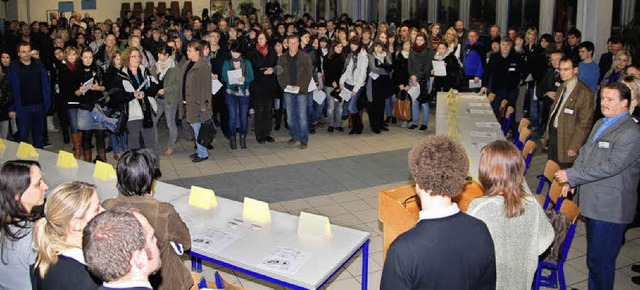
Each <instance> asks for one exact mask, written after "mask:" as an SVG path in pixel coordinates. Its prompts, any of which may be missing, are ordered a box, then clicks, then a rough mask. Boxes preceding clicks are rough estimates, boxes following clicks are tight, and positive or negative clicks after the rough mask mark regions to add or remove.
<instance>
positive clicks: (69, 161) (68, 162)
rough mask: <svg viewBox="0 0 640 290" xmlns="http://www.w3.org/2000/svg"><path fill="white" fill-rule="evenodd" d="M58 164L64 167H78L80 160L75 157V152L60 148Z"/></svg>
mask: <svg viewBox="0 0 640 290" xmlns="http://www.w3.org/2000/svg"><path fill="white" fill-rule="evenodd" d="M56 165H57V166H58V167H62V168H72V167H78V161H76V158H75V157H73V154H71V153H69V152H66V151H62V150H60V152H58V163H57V164H56Z"/></svg>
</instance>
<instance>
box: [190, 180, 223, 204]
mask: <svg viewBox="0 0 640 290" xmlns="http://www.w3.org/2000/svg"><path fill="white" fill-rule="evenodd" d="M189 205H190V206H194V207H197V208H201V209H211V208H212V207H213V208H216V207H218V200H217V199H216V194H215V192H213V190H211V189H207V188H202V187H199V186H194V185H192V186H191V194H190V195H189Z"/></svg>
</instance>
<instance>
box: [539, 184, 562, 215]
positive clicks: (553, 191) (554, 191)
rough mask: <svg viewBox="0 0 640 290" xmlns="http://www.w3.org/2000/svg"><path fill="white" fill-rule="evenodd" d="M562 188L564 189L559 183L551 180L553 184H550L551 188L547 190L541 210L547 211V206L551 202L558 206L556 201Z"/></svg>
mask: <svg viewBox="0 0 640 290" xmlns="http://www.w3.org/2000/svg"><path fill="white" fill-rule="evenodd" d="M562 187H564V185H563V184H562V183H560V181H558V180H557V179H554V180H553V182H552V183H551V188H550V189H549V193H548V194H547V198H546V199H545V200H544V205H543V206H542V208H544V209H547V208H548V207H549V204H551V203H552V202H553V204H554V205H556V206H557V205H558V199H559V198H560V195H561V194H562Z"/></svg>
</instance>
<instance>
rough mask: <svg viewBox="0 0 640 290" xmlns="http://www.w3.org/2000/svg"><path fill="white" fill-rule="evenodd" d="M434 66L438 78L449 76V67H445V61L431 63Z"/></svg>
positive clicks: (434, 73)
mask: <svg viewBox="0 0 640 290" xmlns="http://www.w3.org/2000/svg"><path fill="white" fill-rule="evenodd" d="M431 63H432V64H433V75H434V76H437V77H444V76H447V67H446V66H445V65H444V61H442V60H433V61H431Z"/></svg>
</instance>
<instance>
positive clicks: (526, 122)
mask: <svg viewBox="0 0 640 290" xmlns="http://www.w3.org/2000/svg"><path fill="white" fill-rule="evenodd" d="M530 125H531V120H529V119H528V118H522V119H521V120H520V124H518V130H517V131H516V132H515V134H514V136H513V144H514V145H515V144H516V140H518V137H520V131H521V130H522V128H527V129H529V126H530Z"/></svg>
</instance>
